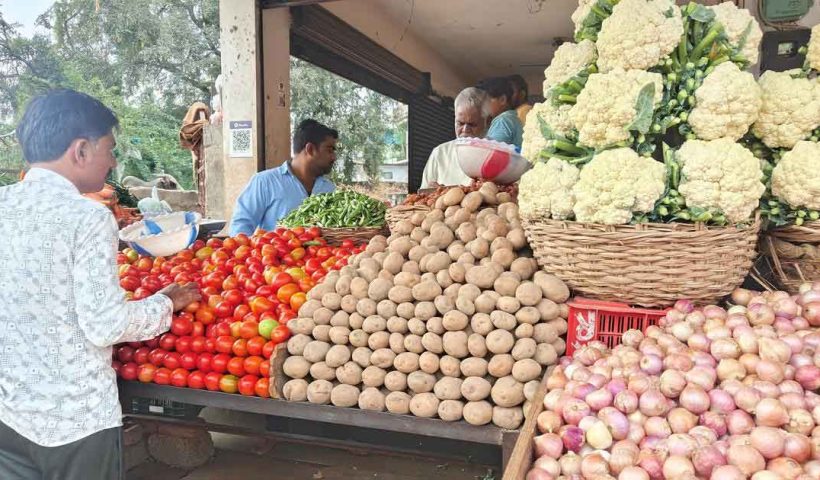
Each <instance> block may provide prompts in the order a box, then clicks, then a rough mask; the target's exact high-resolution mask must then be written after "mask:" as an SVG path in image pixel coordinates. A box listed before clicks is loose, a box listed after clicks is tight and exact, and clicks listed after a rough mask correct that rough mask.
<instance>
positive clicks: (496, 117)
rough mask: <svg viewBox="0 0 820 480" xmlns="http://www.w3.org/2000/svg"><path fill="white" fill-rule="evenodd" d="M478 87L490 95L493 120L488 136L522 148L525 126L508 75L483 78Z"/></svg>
mask: <svg viewBox="0 0 820 480" xmlns="http://www.w3.org/2000/svg"><path fill="white" fill-rule="evenodd" d="M478 88H480V89H481V90H484V91H485V92H487V95H488V96H489V97H490V113H491V114H492V117H493V121H492V123H490V129H489V130H487V138H488V139H490V140H495V141H497V142H504V143H509V144H512V145H515V146H516V147H518V148H521V142H522V137H523V135H524V127H523V126H522V125H521V120H519V119H518V114H517V113H516V111H515V110H514V108H515V106H514V99H513V88H512V85H511V84H510V81H509V80H508V79H507V78H506V77H494V78H488V79H486V80H482V81H481V82H479V84H478Z"/></svg>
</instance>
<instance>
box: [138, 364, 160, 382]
mask: <svg viewBox="0 0 820 480" xmlns="http://www.w3.org/2000/svg"><path fill="white" fill-rule="evenodd" d="M156 372H157V367H156V366H155V365H151V364H150V363H146V364H144V365H140V367H139V370H138V371H137V379H139V381H140V382H142V383H151V382H153V381H154V375H155V374H156Z"/></svg>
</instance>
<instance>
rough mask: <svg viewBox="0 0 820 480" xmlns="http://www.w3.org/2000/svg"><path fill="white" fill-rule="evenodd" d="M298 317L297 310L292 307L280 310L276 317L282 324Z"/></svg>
mask: <svg viewBox="0 0 820 480" xmlns="http://www.w3.org/2000/svg"><path fill="white" fill-rule="evenodd" d="M296 317H297V315H296V312H294V311H293V310H291V309H284V310H282V311H281V312H279V316H278V317H277V318H276V320H277V321H278V322H279V323H280V324H282V325H287V323H288V322H289V321H291V320H293V319H294V318H296Z"/></svg>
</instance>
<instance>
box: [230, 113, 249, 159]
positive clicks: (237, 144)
mask: <svg viewBox="0 0 820 480" xmlns="http://www.w3.org/2000/svg"><path fill="white" fill-rule="evenodd" d="M230 131H231V136H230V142H231V149H230V154H231V156H232V157H252V156H253V130H252V129H251V122H249V121H241V122H230Z"/></svg>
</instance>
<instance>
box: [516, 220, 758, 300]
mask: <svg viewBox="0 0 820 480" xmlns="http://www.w3.org/2000/svg"><path fill="white" fill-rule="evenodd" d="M522 221H523V225H524V229H525V230H526V233H527V238H528V239H529V242H530V246H531V247H532V249H533V252H534V254H535V258H536V259H537V260H538V263H539V264H540V265H541V267H542V268H543V269H544V270H545V271H547V272H548V273H551V274H553V275H556V276H557V277H559V278H561V279H562V280H564V281H565V282H566V283H567V285H568V286H569V287H570V288H571V289H573V290H574V291H575V293H576V294H578V295H583V296H585V297H589V298H594V299H598V300H609V301H619V302H623V303H628V304H631V305H641V306H645V307H665V306H669V305H672V304H673V303H674V302H675V301H676V300H678V299H681V298H688V299H691V300H694V301H697V302H699V303H705V302H715V301H716V300H718V299H719V298H721V297H723V296H725V295H728V294H729V293H731V291H732V290H733V289H734V288H735V287H737V286H738V285H740V284H741V283H742V282H743V279H744V278H745V277H746V275H747V274H748V273H749V269H750V268H751V266H752V262H753V261H754V258H755V256H756V252H755V246H756V244H757V237H758V232H759V230H760V220H759V218H755V221H754V223H753V224H752V225H751V226H749V227H744V228H735V227H707V226H704V225H702V224H682V223H681V224H674V223H673V224H641V225H615V226H611V225H595V224H583V223H578V222H570V221H560V220H550V219H544V218H533V217H530V218H524V219H522Z"/></svg>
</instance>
